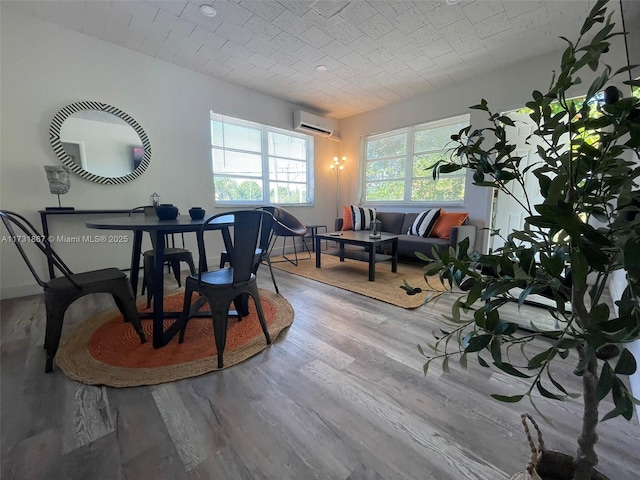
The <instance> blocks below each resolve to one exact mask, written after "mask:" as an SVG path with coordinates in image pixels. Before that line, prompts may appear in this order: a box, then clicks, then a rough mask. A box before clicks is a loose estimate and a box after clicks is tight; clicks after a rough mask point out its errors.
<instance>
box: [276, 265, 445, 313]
mask: <svg viewBox="0 0 640 480" xmlns="http://www.w3.org/2000/svg"><path fill="white" fill-rule="evenodd" d="M280 260H282V257H277V258H275V257H274V258H272V259H271V262H272V265H273V267H274V268H277V269H279V270H284V271H286V272H289V273H293V274H294V275H300V276H301V277H306V278H310V279H312V280H315V281H317V282H322V283H326V284H328V285H333V286H335V287H339V288H342V289H344V290H348V291H350V292H354V293H359V294H360V295H364V296H366V297H370V298H375V299H377V300H381V301H383V302H386V303H390V304H392V305H397V306H399V307H402V308H417V307H420V306H421V305H423V304H424V303H425V300H426V299H427V296H430V297H431V298H433V297H434V296H437V295H439V294H440V293H442V292H443V291H445V288H444V286H443V285H442V283H441V282H440V279H439V278H438V277H437V276H432V277H428V278H427V280H425V277H424V265H421V264H411V263H398V269H397V270H398V271H397V272H396V273H393V272H392V271H391V262H380V263H376V279H375V281H373V282H370V281H369V264H368V263H367V262H361V261H358V260H351V259H348V258H347V259H345V261H344V262H341V261H340V259H339V258H338V257H335V256H333V255H322V268H316V260H315V254H314V255H313V256H312V258H311V259H304V260H302V259H301V260H300V261H298V266H295V265H292V264H291V263H289V262H287V261H284V262H281V261H280ZM273 262H277V263H273ZM405 281H406V282H407V283H408V284H409V285H411V286H412V287H414V288H415V287H418V288H420V289H421V290H422V292H420V293H417V294H415V295H407V293H406V292H405V290H403V289H402V288H400V287H401V286H402V285H404V282H405Z"/></svg>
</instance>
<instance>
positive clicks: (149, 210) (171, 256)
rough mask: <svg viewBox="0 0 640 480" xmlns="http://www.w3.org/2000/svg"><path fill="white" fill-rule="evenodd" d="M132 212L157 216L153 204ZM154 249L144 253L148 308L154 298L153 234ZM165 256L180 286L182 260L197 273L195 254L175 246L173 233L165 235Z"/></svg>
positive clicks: (144, 287) (137, 208)
mask: <svg viewBox="0 0 640 480" xmlns="http://www.w3.org/2000/svg"><path fill="white" fill-rule="evenodd" d="M131 213H144V214H145V215H147V216H155V215H156V211H155V207H153V206H143V207H136V208H134V209H133V210H131ZM151 245H152V247H153V249H152V250H147V251H145V252H144V253H143V254H142V258H143V272H144V273H143V277H142V293H143V294H144V292H145V290H146V292H147V308H149V307H150V306H151V300H152V299H153V292H154V286H153V278H154V277H153V266H154V260H155V250H156V246H155V239H154V237H153V235H151ZM182 246H183V247H184V238H183V239H182ZM164 258H165V260H166V261H167V262H166V263H167V265H168V266H169V267H170V269H171V271H172V272H173V276H174V278H175V279H176V282H178V286H179V287H181V286H182V280H181V278H180V262H184V263H186V264H187V265H188V266H189V271H190V272H191V274H192V275H193V274H195V273H196V266H195V264H194V262H193V255H192V253H191V251H190V250H187V249H186V248H179V247H176V246H175V239H174V238H173V236H171V235H165V249H164Z"/></svg>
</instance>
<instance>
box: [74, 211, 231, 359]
mask: <svg viewBox="0 0 640 480" xmlns="http://www.w3.org/2000/svg"><path fill="white" fill-rule="evenodd" d="M205 220H206V219H200V220H193V219H192V218H191V217H190V216H188V215H179V216H178V218H176V219H175V220H159V219H158V218H157V217H153V216H146V215H142V214H133V215H130V216H127V217H113V218H107V219H105V220H100V221H91V222H86V224H85V225H86V226H87V227H88V228H96V229H100V230H119V231H123V230H128V231H132V232H133V249H132V252H131V275H130V280H131V286H132V287H133V291H134V293H136V294H137V291H138V275H139V271H140V256H141V254H142V235H143V233H144V232H149V234H150V235H151V236H152V237H155V241H154V244H155V245H156V249H155V255H154V265H153V275H154V278H153V285H154V288H155V291H154V296H153V312H152V313H151V318H152V319H153V347H154V348H160V347H163V346H164V345H166V344H167V343H168V342H169V341H170V340H171V338H172V337H173V336H174V335H175V334H176V333H177V332H178V330H179V327H180V326H179V325H178V323H179V322H177V321H176V322H174V323H173V324H172V325H171V326H170V327H169V328H167V329H166V330H164V319H165V318H177V317H179V316H180V315H181V313H182V312H165V311H164V304H163V300H164V298H163V297H164V285H163V283H164V282H163V267H164V249H165V235H169V234H172V233H183V232H194V233H196V235H197V236H198V243H199V244H200V240H201V238H200V235H201V232H202V225H203V223H204V222H205ZM233 221H234V218H233V215H225V216H221V217H218V218H216V219H215V220H213V221H212V222H211V223H210V224H209V225H208V226H207V230H220V231H221V233H222V238H223V240H224V246H225V249H227V251H231V246H232V242H231V235H230V233H229V227H231V226H233ZM203 245H204V244H203ZM199 265H200V269H201V270H206V268H207V265H206V255H204V252H201V255H200V259H199Z"/></svg>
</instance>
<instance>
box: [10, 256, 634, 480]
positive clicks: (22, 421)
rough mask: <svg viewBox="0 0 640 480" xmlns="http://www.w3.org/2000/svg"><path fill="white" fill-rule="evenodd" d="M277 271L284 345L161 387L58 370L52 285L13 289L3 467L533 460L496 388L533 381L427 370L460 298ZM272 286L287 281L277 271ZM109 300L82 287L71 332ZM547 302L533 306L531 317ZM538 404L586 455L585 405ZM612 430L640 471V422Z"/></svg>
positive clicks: (56, 472) (479, 472)
mask: <svg viewBox="0 0 640 480" xmlns="http://www.w3.org/2000/svg"><path fill="white" fill-rule="evenodd" d="M275 274H276V277H277V281H278V285H279V287H280V291H281V294H282V295H283V296H284V297H285V298H286V299H287V300H288V301H289V302H290V303H291V304H292V305H293V307H294V309H295V321H294V324H293V326H292V327H291V328H290V329H289V330H288V331H286V332H285V333H284V334H283V335H281V337H280V338H278V340H277V341H276V342H275V343H274V344H273V345H272V346H271V347H270V348H268V349H267V350H266V351H264V352H262V353H261V354H259V355H258V356H256V357H254V358H252V359H250V360H248V361H246V362H244V363H242V364H240V365H237V366H234V367H232V368H230V369H228V370H223V371H221V372H214V373H211V374H207V375H203V376H200V377H196V378H191V379H186V380H182V381H178V382H174V383H169V384H164V385H158V386H152V387H138V388H123V389H116V388H108V387H96V386H86V385H83V384H80V383H77V382H73V381H71V380H68V379H67V378H66V377H65V376H64V374H62V373H61V372H60V370H59V369H57V368H55V370H54V372H53V373H51V374H45V373H44V362H45V354H44V351H43V349H42V343H43V338H44V305H43V302H42V298H41V296H35V297H27V298H21V299H11V300H5V301H3V302H2V303H1V311H0V314H1V323H0V333H1V357H0V361H1V364H0V387H1V389H0V395H1V397H0V400H1V404H0V413H1V424H0V428H1V430H0V432H1V437H2V439H1V450H0V455H1V456H0V463H1V475H2V476H1V478H2V479H3V480H41V479H42V480H44V479H55V480H107V479H109V480H110V479H114V480H115V479H117V480H124V479H126V480H146V479H154V480H165V479H166V480H214V479H215V480H225V479H229V480H235V479H256V480H258V479H269V480H286V479H296V480H302V479H304V480H307V479H322V480H331V479H335V480H380V479H398V480H413V479H415V480H418V479H419V480H432V479H435V480H461V479H476V480H502V479H505V480H506V479H508V478H509V477H510V476H511V474H513V473H515V472H517V471H520V470H522V469H523V468H524V467H525V466H526V464H527V461H528V456H529V450H528V446H527V444H526V443H525V438H524V434H523V432H522V426H521V424H520V414H521V413H522V412H523V411H532V409H531V407H530V405H528V404H525V403H522V404H514V405H511V404H502V403H499V402H496V401H494V400H492V399H491V398H490V397H489V394H490V393H502V394H515V393H521V392H522V391H523V390H524V385H525V383H524V382H522V381H521V380H520V379H514V378H512V377H509V376H507V375H504V374H501V373H497V372H492V371H490V370H488V369H484V368H481V367H479V366H477V365H476V364H475V363H474V362H473V361H470V362H469V369H468V370H466V371H465V370H462V369H461V368H460V367H459V366H458V365H457V364H453V362H452V370H453V371H454V374H453V375H445V374H443V373H442V372H441V370H439V368H438V367H436V366H435V365H434V367H433V370H432V371H430V373H429V375H428V376H427V377H425V376H424V375H423V373H422V364H423V361H422V357H421V355H420V354H419V353H418V350H417V347H416V345H417V344H418V343H421V344H423V345H424V344H426V343H427V342H428V341H430V340H431V338H432V337H431V332H432V331H433V330H434V329H436V328H437V327H438V326H440V325H441V320H440V316H441V314H442V313H448V312H449V311H450V308H451V304H452V299H451V298H450V297H448V296H446V297H442V298H441V299H440V300H439V301H438V302H436V303H435V304H430V305H426V306H423V307H421V308H419V309H416V310H403V309H400V308H398V307H394V306H392V305H388V304H385V303H381V302H377V301H375V300H371V299H369V298H365V297H362V296H359V295H356V294H352V293H349V292H346V291H344V290H340V289H337V288H334V287H331V286H327V285H324V284H320V283H316V282H314V281H312V280H308V279H305V278H302V277H297V276H294V275H291V274H288V273H285V272H281V271H276V272H275ZM167 281H168V282H170V281H171V280H170V279H169V280H167ZM259 283H260V286H261V288H265V289H270V290H272V289H273V285H272V284H271V280H270V278H269V277H268V272H267V270H266V269H262V270H261V271H260V275H259ZM173 286H175V285H173ZM108 308H114V304H113V301H112V300H111V298H110V297H109V296H105V295H96V296H93V297H85V298H84V299H81V300H79V301H78V302H76V303H75V304H74V305H72V307H71V308H70V309H69V311H68V313H67V316H66V320H65V327H64V331H63V335H64V334H65V333H68V332H69V331H70V330H71V329H72V328H73V327H74V326H75V325H77V324H78V323H80V322H82V321H83V320H84V319H85V318H86V317H87V316H89V315H90V314H91V313H93V312H96V311H101V310H105V309H108ZM541 312H542V310H540V309H539V308H536V307H524V308H523V311H522V312H521V313H520V315H521V318H520V321H522V319H523V318H524V319H529V318H534V317H535V316H536V315H538V316H539V315H540V313H541ZM513 315H518V313H517V311H515V310H514V312H513ZM544 344H545V341H544V340H541V341H540V342H539V345H538V346H539V348H541V349H542V348H543V347H544ZM560 367H561V368H560V369H559V370H558V378H559V379H561V380H562V381H563V382H564V385H565V386H568V387H570V390H572V391H580V383H579V379H578V378H577V377H574V376H573V375H572V373H571V371H572V368H571V366H570V365H566V366H560ZM538 403H539V407H540V408H541V410H542V411H543V412H544V414H545V415H548V417H549V418H550V419H551V420H552V421H553V426H549V425H547V424H545V423H543V422H541V427H542V429H543V435H544V439H545V441H546V443H547V446H548V447H549V448H552V449H557V450H562V451H566V452H569V453H571V452H573V451H574V450H575V448H576V447H575V438H576V436H577V432H578V430H579V425H580V419H581V416H582V413H581V404H580V402H579V401H573V400H572V401H567V402H563V403H558V402H552V401H549V400H546V399H542V398H541V399H540V400H539V402H538ZM610 408H612V406H611V405H610V404H609V403H605V404H604V405H603V406H602V412H601V413H604V412H606V411H608V410H609V409H610ZM532 413H533V412H532ZM598 433H599V436H600V440H599V444H598V452H599V455H600V469H601V470H602V471H603V472H604V473H605V474H607V475H608V476H609V477H610V478H611V479H615V480H637V479H638V478H640V474H639V473H638V472H640V456H639V454H638V452H639V451H640V427H639V426H638V421H637V419H636V418H634V419H633V421H632V422H627V421H625V420H623V419H621V418H617V419H614V420H610V421H608V422H605V423H603V424H600V426H599V431H598Z"/></svg>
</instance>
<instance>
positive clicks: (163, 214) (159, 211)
mask: <svg viewBox="0 0 640 480" xmlns="http://www.w3.org/2000/svg"><path fill="white" fill-rule="evenodd" d="M179 213H180V212H179V210H178V207H176V206H175V205H173V204H172V203H163V204H160V205H158V206H157V207H156V215H157V216H158V218H159V219H160V220H175V219H176V218H178V214H179Z"/></svg>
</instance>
